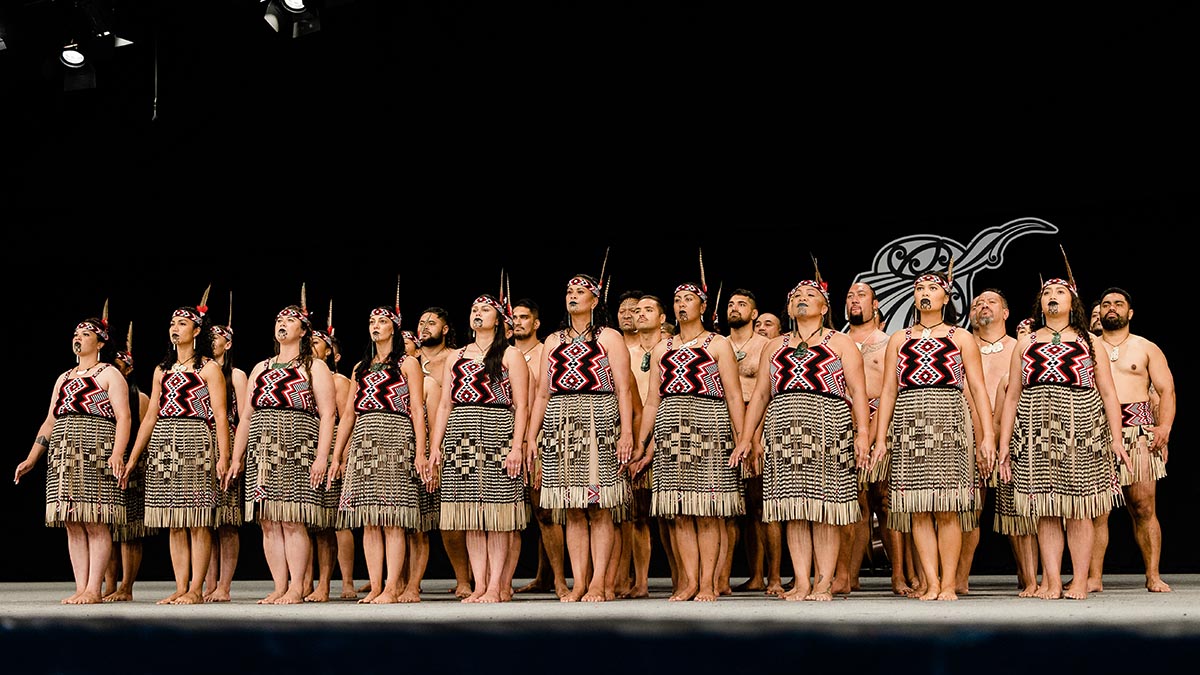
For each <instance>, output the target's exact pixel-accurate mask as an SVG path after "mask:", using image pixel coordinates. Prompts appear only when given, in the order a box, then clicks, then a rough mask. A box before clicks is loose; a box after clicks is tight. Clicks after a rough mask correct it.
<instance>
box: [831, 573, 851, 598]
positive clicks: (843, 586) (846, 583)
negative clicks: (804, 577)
mask: <svg viewBox="0 0 1200 675" xmlns="http://www.w3.org/2000/svg"><path fill="white" fill-rule="evenodd" d="M850 588H851V586H850V580H849V579H843V578H842V577H835V578H834V580H833V585H832V586H830V587H829V592H830V593H832V594H833V595H850Z"/></svg>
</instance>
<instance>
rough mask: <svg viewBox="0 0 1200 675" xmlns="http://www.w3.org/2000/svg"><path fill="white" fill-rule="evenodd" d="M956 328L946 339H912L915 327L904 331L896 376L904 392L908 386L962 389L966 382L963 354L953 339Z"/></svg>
mask: <svg viewBox="0 0 1200 675" xmlns="http://www.w3.org/2000/svg"><path fill="white" fill-rule="evenodd" d="M954 330H955V329H954V328H951V329H950V332H949V334H947V335H946V337H944V338H939V337H918V338H913V337H912V328H909V329H907V330H906V331H905V332H904V336H905V340H904V342H902V343H901V344H900V349H899V351H898V352H897V354H896V357H897V359H896V377H897V378H898V379H899V386H900V388H901V389H903V388H905V387H955V388H957V389H962V388H963V384H964V383H965V382H966V375H965V374H964V373H963V365H962V352H961V351H959V349H958V345H956V344H955V343H954V340H953V339H952V337H953V335H954Z"/></svg>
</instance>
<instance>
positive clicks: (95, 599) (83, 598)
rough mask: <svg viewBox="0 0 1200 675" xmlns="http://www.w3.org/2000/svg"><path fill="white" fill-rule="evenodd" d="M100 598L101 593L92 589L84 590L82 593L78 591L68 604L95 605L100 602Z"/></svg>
mask: <svg viewBox="0 0 1200 675" xmlns="http://www.w3.org/2000/svg"><path fill="white" fill-rule="evenodd" d="M100 600H101V598H100V594H99V593H93V592H91V591H84V592H82V593H77V594H76V595H73V596H71V601H70V602H68V603H67V604H68V605H94V604H97V603H99V602H100Z"/></svg>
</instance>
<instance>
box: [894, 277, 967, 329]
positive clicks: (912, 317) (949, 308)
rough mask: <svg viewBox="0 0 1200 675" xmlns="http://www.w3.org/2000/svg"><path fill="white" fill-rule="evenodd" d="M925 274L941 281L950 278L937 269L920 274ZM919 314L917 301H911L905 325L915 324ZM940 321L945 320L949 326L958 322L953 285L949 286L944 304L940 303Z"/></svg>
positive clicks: (943, 281) (947, 280)
mask: <svg viewBox="0 0 1200 675" xmlns="http://www.w3.org/2000/svg"><path fill="white" fill-rule="evenodd" d="M925 274H932V275H933V276H935V277H937V278H938V279H939V280H940V281H941V282H942V283H947V282H949V280H950V279H949V278H948V277H947V276H946V273H945V272H937V271H932V270H931V271H929V272H925V273H924V274H922V275H921V276H925ZM947 285H948V284H947ZM920 316H921V310H920V308H919V307H917V303H916V302H913V305H912V307H911V308H910V309H909V310H908V319H907V320H906V321H905V325H908V326H912V325H915V324H916V323H917V319H918V318H920ZM942 321H944V322H946V323H947V324H949V325H951V326H953V325H956V324H958V310H957V309H955V308H954V287H953V286H951V287H950V290H949V291H948V292H947V293H946V304H944V305H942Z"/></svg>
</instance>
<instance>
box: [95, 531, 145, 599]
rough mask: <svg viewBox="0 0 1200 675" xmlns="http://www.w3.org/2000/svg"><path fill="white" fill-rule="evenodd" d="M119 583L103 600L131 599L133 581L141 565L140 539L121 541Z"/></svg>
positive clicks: (135, 579)
mask: <svg viewBox="0 0 1200 675" xmlns="http://www.w3.org/2000/svg"><path fill="white" fill-rule="evenodd" d="M120 558H121V585H120V586H119V587H117V590H115V591H113V592H112V593H110V594H109V595H106V596H105V597H104V602H130V601H132V600H133V583H134V582H135V581H137V575H138V570H139V569H140V568H141V566H142V540H141V539H133V540H130V541H123V542H121V555H120Z"/></svg>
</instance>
